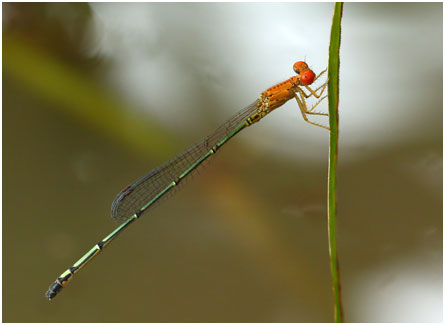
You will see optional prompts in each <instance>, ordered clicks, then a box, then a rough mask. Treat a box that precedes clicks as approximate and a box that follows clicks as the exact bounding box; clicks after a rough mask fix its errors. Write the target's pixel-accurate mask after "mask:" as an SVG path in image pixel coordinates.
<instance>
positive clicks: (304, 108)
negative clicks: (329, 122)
mask: <svg viewBox="0 0 445 325" xmlns="http://www.w3.org/2000/svg"><path fill="white" fill-rule="evenodd" d="M297 91H298V93H297V92H295V99H296V100H297V103H298V107H299V108H300V111H301V115H303V119H304V120H305V121H306V122H308V123H309V124H312V125H315V126H319V127H321V128H323V129H326V130H328V131H330V129H329V128H328V127H326V126H324V125H321V124H318V123H315V122H312V121H309V119H308V117H307V116H306V114H312V115H325V116H327V115H328V114H325V113H314V112H311V111H309V110H308V109H307V105H306V100H305V99H304V96H303V95H302V94H301V92H303V90H302V89H301V88H300V87H297ZM298 95H300V96H298ZM300 97H301V98H300ZM321 100H322V99H321ZM321 100H319V101H318V102H317V103H316V104H315V105H314V107H312V108H311V110H313V109H314V108H315V106H317V105H318V104H319V103H320V102H321Z"/></svg>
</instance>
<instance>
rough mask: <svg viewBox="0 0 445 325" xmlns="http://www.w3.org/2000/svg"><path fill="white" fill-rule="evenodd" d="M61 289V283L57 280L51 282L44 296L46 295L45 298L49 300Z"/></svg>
mask: <svg viewBox="0 0 445 325" xmlns="http://www.w3.org/2000/svg"><path fill="white" fill-rule="evenodd" d="M62 289H63V287H62V285H61V284H60V283H59V282H58V281H55V282H54V283H53V284H51V285H50V286H49V289H48V291H47V292H46V294H45V296H46V298H48V300H51V299H53V298H54V297H55V296H56V295H57V294H58V293H59V292H60V290H62Z"/></svg>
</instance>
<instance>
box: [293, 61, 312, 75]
mask: <svg viewBox="0 0 445 325" xmlns="http://www.w3.org/2000/svg"><path fill="white" fill-rule="evenodd" d="M308 69H309V67H308V66H307V64H306V62H303V61H298V62H295V63H294V71H295V73H296V74H300V72H301V71H304V70H308Z"/></svg>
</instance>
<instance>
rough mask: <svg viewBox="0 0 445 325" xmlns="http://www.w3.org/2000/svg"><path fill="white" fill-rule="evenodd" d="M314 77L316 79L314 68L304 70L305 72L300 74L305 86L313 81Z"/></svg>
mask: <svg viewBox="0 0 445 325" xmlns="http://www.w3.org/2000/svg"><path fill="white" fill-rule="evenodd" d="M314 79H315V73H313V72H312V70H307V71H305V72H303V74H302V75H301V76H300V81H301V84H302V85H304V86H307V85H310V84H311V83H313V82H314Z"/></svg>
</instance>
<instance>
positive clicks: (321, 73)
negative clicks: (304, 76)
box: [313, 68, 328, 82]
mask: <svg viewBox="0 0 445 325" xmlns="http://www.w3.org/2000/svg"><path fill="white" fill-rule="evenodd" d="M326 71H328V68H326V69H324V70H323V71H322V72H320V73H319V74H318V76H316V77H315V79H314V81H313V82H315V81H317V79H318V78H320V77H321V76H322V75H323V74H324V73H325V72H326Z"/></svg>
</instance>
